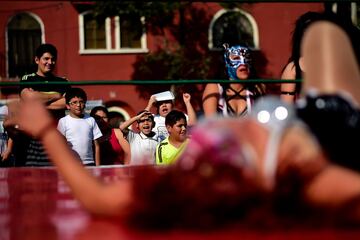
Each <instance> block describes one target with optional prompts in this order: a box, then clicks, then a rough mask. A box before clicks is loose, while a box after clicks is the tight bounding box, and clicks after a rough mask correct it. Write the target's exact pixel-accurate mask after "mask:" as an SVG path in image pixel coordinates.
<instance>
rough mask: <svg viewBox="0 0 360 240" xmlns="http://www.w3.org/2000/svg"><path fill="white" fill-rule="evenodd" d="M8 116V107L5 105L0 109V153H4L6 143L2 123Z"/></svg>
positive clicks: (6, 137) (6, 136) (6, 139)
mask: <svg viewBox="0 0 360 240" xmlns="http://www.w3.org/2000/svg"><path fill="white" fill-rule="evenodd" d="M7 115H8V107H7V106H6V105H3V106H1V107H0V153H3V152H5V150H6V146H7V141H8V135H7V133H6V132H5V129H4V126H3V123H4V119H5V117H6V116H7Z"/></svg>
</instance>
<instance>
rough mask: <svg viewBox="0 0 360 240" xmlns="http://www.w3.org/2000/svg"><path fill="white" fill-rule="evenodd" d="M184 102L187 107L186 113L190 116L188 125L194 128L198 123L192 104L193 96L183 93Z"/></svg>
mask: <svg viewBox="0 0 360 240" xmlns="http://www.w3.org/2000/svg"><path fill="white" fill-rule="evenodd" d="M183 100H184V103H185V106H186V113H187V115H188V116H189V121H188V125H189V126H194V125H195V124H196V122H197V117H196V113H195V110H194V108H193V106H192V104H191V101H190V100H191V95H190V94H189V93H183Z"/></svg>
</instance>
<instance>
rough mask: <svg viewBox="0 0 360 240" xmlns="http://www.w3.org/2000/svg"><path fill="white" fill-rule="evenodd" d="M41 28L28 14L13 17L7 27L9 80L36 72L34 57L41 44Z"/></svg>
mask: <svg viewBox="0 0 360 240" xmlns="http://www.w3.org/2000/svg"><path fill="white" fill-rule="evenodd" d="M42 29H43V28H42V26H41V24H40V20H39V19H36V16H34V15H32V14H29V13H20V14H17V15H15V16H14V17H13V18H12V19H11V20H10V21H9V23H8V25H7V49H8V54H7V60H8V61H7V66H8V76H9V77H10V78H14V77H21V76H22V75H24V74H28V73H31V72H34V71H36V64H35V62H34V56H35V51H36V48H37V47H38V46H39V45H40V44H41V42H42Z"/></svg>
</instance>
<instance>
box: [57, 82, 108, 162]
mask: <svg viewBox="0 0 360 240" xmlns="http://www.w3.org/2000/svg"><path fill="white" fill-rule="evenodd" d="M65 100H66V108H67V109H68V110H69V114H68V115H67V116H65V117H63V118H61V119H60V120H59V123H58V130H59V131H60V132H61V133H62V134H63V135H64V136H65V138H66V140H67V142H68V144H69V145H70V147H71V148H72V149H73V150H74V151H75V152H76V153H77V154H78V155H79V157H80V159H81V161H82V163H83V164H84V165H86V166H95V165H96V166H98V165H99V164H100V148H99V144H98V142H97V139H98V138H100V137H101V136H102V134H101V131H100V129H99V127H98V125H97V124H96V122H95V119H94V118H93V117H90V116H89V115H88V114H86V113H84V109H85V104H86V100H87V96H86V93H85V91H84V90H82V89H81V88H71V89H70V90H69V91H67V92H66V94H65ZM93 146H94V148H95V149H94V151H93ZM94 153H95V159H94Z"/></svg>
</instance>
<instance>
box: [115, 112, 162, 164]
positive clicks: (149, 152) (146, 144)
mask: <svg viewBox="0 0 360 240" xmlns="http://www.w3.org/2000/svg"><path fill="white" fill-rule="evenodd" d="M134 122H136V123H137V125H136V127H137V129H138V130H139V132H138V133H136V132H134V131H132V130H130V131H129V132H128V134H127V140H128V141H129V144H130V150H131V161H130V164H131V165H143V164H154V163H155V150H156V145H157V144H158V143H159V142H158V141H157V137H156V133H155V132H154V131H153V130H152V129H153V128H154V126H155V122H154V116H153V115H152V114H151V112H149V111H146V110H143V111H141V112H139V113H138V114H137V115H136V116H135V117H132V118H130V119H129V120H127V121H125V122H124V123H122V124H121V125H120V129H121V131H124V130H125V129H126V128H128V127H129V126H130V125H131V124H133V123H134Z"/></svg>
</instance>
